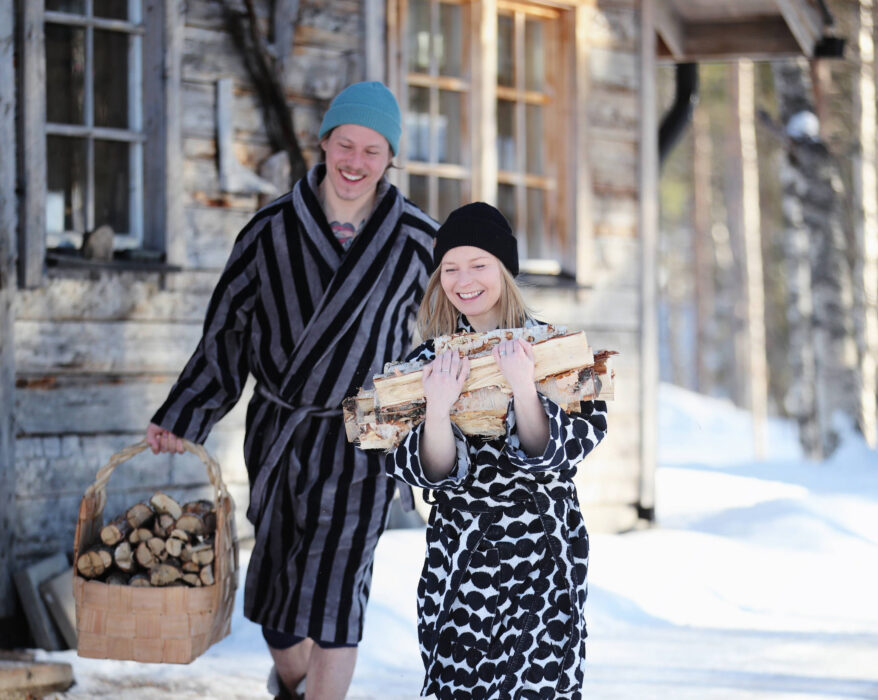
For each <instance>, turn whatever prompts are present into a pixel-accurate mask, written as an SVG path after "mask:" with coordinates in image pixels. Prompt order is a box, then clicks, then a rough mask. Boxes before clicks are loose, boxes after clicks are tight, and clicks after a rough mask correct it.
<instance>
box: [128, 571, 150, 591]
mask: <svg viewBox="0 0 878 700" xmlns="http://www.w3.org/2000/svg"><path fill="white" fill-rule="evenodd" d="M128 585H129V586H134V587H135V588H149V587H150V583H149V576H147V575H146V574H144V573H139V574H134V576H132V577H131V578H130V579H128Z"/></svg>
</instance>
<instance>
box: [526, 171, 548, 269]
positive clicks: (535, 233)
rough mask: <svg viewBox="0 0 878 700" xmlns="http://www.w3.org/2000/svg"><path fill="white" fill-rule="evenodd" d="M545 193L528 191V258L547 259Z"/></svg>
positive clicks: (533, 190)
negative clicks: (544, 244)
mask: <svg viewBox="0 0 878 700" xmlns="http://www.w3.org/2000/svg"><path fill="white" fill-rule="evenodd" d="M543 199H544V193H543V191H542V190H535V189H531V188H528V190H527V256H528V257H529V258H544V257H547V255H546V252H545V248H544V246H543V242H544V241H545V231H546V219H545V212H544V211H543Z"/></svg>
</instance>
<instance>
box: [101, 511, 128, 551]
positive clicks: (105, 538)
mask: <svg viewBox="0 0 878 700" xmlns="http://www.w3.org/2000/svg"><path fill="white" fill-rule="evenodd" d="M131 530H132V528H131V523H129V522H128V518H126V517H125V516H124V515H120V516H119V517H118V518H116V519H115V520H113V521H112V522H111V523H109V524H107V525H104V526H103V527H102V528H101V541H102V542H103V543H104V544H105V545H107V546H113V545H114V544H119V542H121V541H122V540H124V539H125V538H126V537H128V535H129V534H130V533H131Z"/></svg>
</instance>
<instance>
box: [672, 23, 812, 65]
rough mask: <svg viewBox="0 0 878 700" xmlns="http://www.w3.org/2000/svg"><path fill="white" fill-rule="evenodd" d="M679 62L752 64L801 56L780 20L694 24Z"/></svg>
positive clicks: (797, 46)
mask: <svg viewBox="0 0 878 700" xmlns="http://www.w3.org/2000/svg"><path fill="white" fill-rule="evenodd" d="M687 30H688V31H687V35H686V51H685V55H684V56H683V57H682V58H681V59H680V60H685V61H709V60H732V59H736V58H743V57H746V58H751V59H753V60H760V59H770V58H779V57H784V56H800V55H801V53H802V52H801V48H800V46H799V44H798V42H797V41H796V39H795V37H794V36H793V35H792V33H791V32H790V28H789V27H788V26H787V23H786V22H785V21H784V20H783V19H782V18H781V17H766V18H760V19H758V20H745V21H739V22H728V23H719V22H717V23H693V24H691V25H689V26H688V27H687Z"/></svg>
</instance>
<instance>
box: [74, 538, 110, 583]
mask: <svg viewBox="0 0 878 700" xmlns="http://www.w3.org/2000/svg"><path fill="white" fill-rule="evenodd" d="M112 565H113V553H112V551H111V550H110V548H109V547H104V546H100V545H98V546H96V547H92V548H91V549H89V550H88V551H87V552H84V553H83V554H80V555H79V558H78V559H77V560H76V570H77V571H78V572H79V573H80V574H81V575H82V576H83V577H84V578H98V577H99V576H103V575H104V572H106V571H107V569H109V568H110V567H111V566H112Z"/></svg>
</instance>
